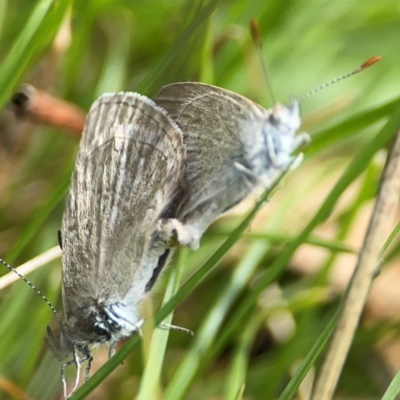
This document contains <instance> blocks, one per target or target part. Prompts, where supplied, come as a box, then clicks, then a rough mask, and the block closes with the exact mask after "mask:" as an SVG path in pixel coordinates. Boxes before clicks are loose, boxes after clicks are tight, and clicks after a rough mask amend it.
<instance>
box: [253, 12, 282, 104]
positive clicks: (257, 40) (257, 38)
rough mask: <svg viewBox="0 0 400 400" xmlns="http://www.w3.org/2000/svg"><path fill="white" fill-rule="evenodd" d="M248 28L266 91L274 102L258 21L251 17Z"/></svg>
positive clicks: (274, 102)
mask: <svg viewBox="0 0 400 400" xmlns="http://www.w3.org/2000/svg"><path fill="white" fill-rule="evenodd" d="M250 29H251V36H252V38H253V40H254V45H255V46H256V50H257V55H258V59H259V61H260V64H261V68H262V71H263V75H264V79H265V82H266V83H267V87H268V93H269V96H270V98H271V101H272V103H273V104H276V99H275V95H274V91H273V89H272V84H271V79H270V77H269V71H268V67H267V62H266V61H265V57H264V53H263V50H262V39H261V34H260V28H259V26H258V22H257V20H256V19H254V18H252V19H251V20H250Z"/></svg>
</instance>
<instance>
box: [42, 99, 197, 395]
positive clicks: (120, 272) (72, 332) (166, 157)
mask: <svg viewBox="0 0 400 400" xmlns="http://www.w3.org/2000/svg"><path fill="white" fill-rule="evenodd" d="M182 139H183V138H182V133H181V131H180V129H179V128H178V126H177V125H176V124H175V123H174V122H173V121H172V120H171V119H170V118H169V117H168V116H167V115H166V113H165V111H164V110H162V109H161V108H160V107H159V106H157V105H156V104H155V103H153V102H152V101H151V100H150V99H148V98H147V97H144V96H140V95H138V94H135V93H119V94H106V95H103V96H102V97H100V98H99V99H98V100H97V101H96V102H95V103H94V104H93V106H92V107H91V109H90V112H89V114H88V116H87V119H86V124H85V129H84V132H83V136H82V139H81V142H80V146H79V151H78V155H77V159H76V164H75V168H74V172H73V176H72V180H71V187H70V190H69V194H68V198H67V202H66V208H65V211H64V215H63V220H62V229H61V245H62V250H63V256H62V262H63V268H62V277H63V284H62V289H63V305H64V312H65V323H64V324H63V325H62V327H61V330H60V332H54V333H53V332H52V331H51V330H50V328H48V341H49V344H50V347H51V348H52V350H53V352H54V353H55V355H56V356H57V357H58V358H59V359H60V360H63V359H65V358H66V357H68V356H70V355H72V360H71V361H69V362H67V363H66V364H64V365H63V367H62V382H63V386H64V396H65V397H67V393H66V383H65V378H64V369H65V367H67V366H68V365H71V364H74V365H76V367H77V375H76V382H75V386H74V388H73V390H72V392H73V391H74V390H75V389H76V387H77V385H78V382H79V381H78V380H79V369H80V365H81V363H82V362H83V361H85V360H88V364H87V368H86V374H85V377H86V379H88V376H89V372H90V366H91V361H92V354H91V351H90V346H92V345H95V344H101V343H108V344H109V346H110V356H111V355H112V354H113V352H114V347H115V344H116V342H117V341H118V340H119V339H121V338H125V337H128V336H130V335H132V334H133V333H134V332H136V331H137V330H139V329H140V326H141V325H142V323H143V320H142V318H141V317H140V315H139V312H138V305H139V303H140V301H141V300H142V299H143V297H144V295H145V294H146V293H147V292H148V291H149V290H150V289H151V287H152V286H153V285H154V283H155V281H156V279H157V276H158V274H159V272H160V270H161V269H162V267H163V266H164V265H165V263H166V260H167V258H168V256H169V250H168V249H169V248H170V247H172V246H174V245H177V244H180V245H187V246H190V245H191V241H190V240H191V238H190V237H189V236H185V233H186V232H185V230H184V229H183V228H182V227H181V224H179V222H178V221H177V220H176V219H173V218H170V216H171V215H173V214H174V212H175V210H174V204H175V203H174V199H175V197H176V195H177V194H178V193H179V191H178V188H179V184H180V182H181V180H182V177H183V174H184V167H185V165H184V160H185V155H186V152H185V147H184V145H183V140H182Z"/></svg>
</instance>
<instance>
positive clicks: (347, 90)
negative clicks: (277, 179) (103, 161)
mask: <svg viewBox="0 0 400 400" xmlns="http://www.w3.org/2000/svg"><path fill="white" fill-rule="evenodd" d="M251 18H256V19H257V20H258V22H259V25H260V31H261V35H262V38H263V53H264V55H265V59H266V62H267V64H268V67H269V73H270V77H271V83H272V86H273V88H274V93H275V96H276V98H277V99H278V101H281V102H283V103H287V102H288V101H290V99H291V98H292V97H296V96H301V95H302V94H304V93H306V92H307V91H309V90H311V89H313V88H315V87H316V86H318V85H319V84H321V83H324V82H326V81H328V80H330V79H332V78H335V77H337V76H339V75H342V74H344V73H346V72H349V71H350V70H352V69H354V68H356V67H357V66H359V65H361V64H362V63H363V62H364V61H365V60H367V59H368V58H369V57H371V56H374V55H377V54H379V55H381V56H382V58H383V59H382V61H381V62H380V63H378V64H377V65H375V66H373V67H372V68H371V69H369V70H367V71H365V72H363V73H361V74H359V75H357V76H354V77H351V78H349V79H347V80H345V81H343V82H340V83H338V84H336V85H333V86H331V87H329V88H327V89H325V90H323V91H321V92H319V93H318V94H316V95H314V96H313V97H311V98H309V99H307V100H305V101H303V102H302V103H301V108H302V116H303V122H304V129H305V130H307V131H308V132H309V133H310V135H311V137H312V139H313V142H312V143H311V145H310V146H308V147H307V148H305V149H304V152H305V160H304V162H303V164H302V165H301V166H300V167H299V168H298V169H297V170H296V171H292V172H291V173H290V174H289V175H288V176H287V177H285V178H284V180H283V182H281V183H280V185H279V186H280V187H279V189H278V190H277V191H276V194H274V196H272V198H271V201H270V202H269V203H268V204H266V205H265V207H264V208H263V209H262V211H261V212H260V213H259V214H258V216H257V217H256V219H255V220H254V222H252V224H251V225H250V227H249V228H248V229H247V230H246V231H245V233H244V235H243V236H244V237H243V238H242V239H240V240H238V241H237V243H236V244H235V245H234V246H233V248H232V249H231V250H230V251H229V252H228V254H227V255H226V256H225V257H224V258H223V260H222V262H220V263H219V264H218V265H215V268H213V269H212V272H211V273H209V274H208V275H207V276H206V278H205V279H203V280H201V279H200V278H199V279H197V278H195V279H197V280H196V283H197V284H198V286H197V288H196V289H194V290H192V291H191V293H190V295H189V296H188V297H187V298H186V300H185V301H184V302H183V303H182V304H181V305H180V306H179V307H178V308H177V310H176V312H175V318H174V320H173V323H174V324H176V325H179V326H183V327H186V328H190V329H193V330H194V331H195V333H196V335H195V336H194V338H192V337H190V336H188V335H185V334H182V333H180V332H174V331H172V332H169V333H168V332H164V333H163V335H164V336H162V335H160V337H163V338H164V339H160V338H156V339H155V341H154V342H155V343H153V344H152V345H149V344H148V340H147V335H145V340H144V343H145V346H144V347H145V348H144V349H143V348H142V347H141V345H139V346H136V347H135V350H134V351H133V352H132V354H131V355H130V356H129V357H128V358H127V360H126V361H125V363H124V365H121V366H119V367H118V368H117V369H116V370H115V371H114V372H113V373H112V374H111V375H110V376H109V377H108V378H107V379H106V380H105V381H104V382H102V383H101V385H100V387H99V388H98V389H96V390H95V391H94V392H93V393H91V394H90V395H88V397H87V398H90V399H118V400H123V399H135V398H138V399H142V400H146V399H168V400H179V399H193V400H197V399H232V400H233V399H241V398H243V399H276V398H281V399H283V398H298V399H305V398H307V397H306V393H307V388H306V386H307V382H308V383H309V382H310V379H311V375H308V377H307V378H306V379H305V380H304V381H303V386H302V388H301V389H300V390H298V391H297V390H295V389H294V391H293V392H291V393H289V394H288V392H284V389H285V387H286V385H287V384H288V383H289V382H292V383H293V380H292V381H290V380H291V377H292V375H293V373H294V370H295V369H296V366H297V365H298V364H299V362H300V361H301V360H303V359H304V357H305V356H306V355H307V353H308V352H309V351H310V349H311V347H312V345H313V344H314V343H315V342H316V340H317V338H318V337H319V335H320V334H321V332H322V331H323V329H324V327H325V326H326V325H327V323H328V321H329V320H330V319H331V318H332V316H333V314H334V312H335V310H336V309H337V306H338V303H339V299H340V294H341V293H342V291H343V288H344V286H345V284H346V279H345V278H346V276H348V275H349V274H350V273H351V268H352V267H353V266H354V263H355V256H354V254H352V252H354V250H357V249H358V248H359V246H360V243H361V241H362V238H363V235H364V231H365V227H366V224H367V220H368V215H369V210H370V207H371V202H372V201H373V198H374V196H375V193H376V188H377V183H378V180H379V176H380V173H381V169H382V166H383V163H384V159H385V155H386V150H385V146H387V143H388V142H389V140H390V137H389V136H390V135H389V136H387V135H386V136H387V137H386V136H382V134H381V132H382V131H381V128H382V127H383V126H384V124H385V123H386V121H387V120H388V119H389V118H390V117H391V116H392V118H397V117H396V115H398V111H397V114H396V110H397V109H398V107H399V104H400V97H399V93H398V92H399V88H400V73H399V65H400V52H399V39H400V3H399V2H398V1H394V0H381V1H379V2H377V1H375V0H363V1H361V0H349V1H342V0H340V1H339V0H332V1H329V2H328V1H316V0H309V1H304V0H287V1H280V2H278V1H273V0H270V1H265V0H263V1H260V0H250V1H244V0H238V1H209V2H207V1H206V0H204V1H184V0H178V1H174V2H172V1H167V0H162V1H161V0H153V1H146V0H145V1H129V0H114V1H112V0H86V1H71V0H58V1H57V0H54V1H51V0H43V1H31V0H29V1H28V0H18V1H10V0H1V2H0V60H1V64H0V105H2V106H3V112H2V115H1V118H0V130H1V132H0V255H1V257H3V258H4V259H6V260H7V261H8V262H10V263H13V265H15V266H16V265H19V264H21V263H23V262H25V261H27V260H29V259H30V258H32V257H34V256H36V255H38V254H40V253H41V252H43V251H45V250H47V249H49V248H50V247H53V246H55V245H56V244H57V235H56V233H57V230H58V229H59V227H60V223H61V217H62V212H63V207H64V198H65V194H66V190H67V187H68V183H69V177H70V174H71V171H72V168H73V163H74V159H75V155H76V151H77V146H78V139H76V138H74V137H72V136H69V135H66V134H65V132H63V131H62V130H60V129H54V128H48V127H44V126H38V125H34V124H30V123H29V121H26V120H25V121H21V120H17V119H16V118H15V117H14V116H13V114H12V113H11V111H10V106H9V105H8V101H9V99H10V97H11V95H12V93H14V92H15V91H16V90H17V89H18V87H19V85H20V84H21V83H23V82H28V83H31V84H33V85H34V86H36V87H38V88H41V89H44V90H47V91H49V92H51V93H52V94H54V95H56V96H58V97H61V98H63V99H66V100H68V101H70V102H72V103H75V104H77V105H78V106H80V107H82V108H83V109H84V110H88V109H89V107H90V105H91V103H92V102H93V101H94V100H95V99H96V98H97V97H98V96H99V95H100V94H102V93H104V92H107V91H108V92H110V91H120V90H125V91H138V92H140V93H142V94H145V95H147V96H149V97H152V96H154V95H155V94H156V93H157V92H158V90H159V89H160V87H161V86H162V85H164V84H168V83H171V82H178V81H202V82H206V83H209V84H214V85H217V86H221V87H223V88H226V89H229V90H232V91H235V92H237V93H240V94H241V95H244V96H246V97H249V98H251V99H252V100H254V101H256V102H257V103H259V104H262V105H263V106H264V107H266V108H268V107H270V106H271V105H272V103H271V100H270V97H269V94H268V91H267V86H266V83H265V79H264V77H263V74H262V69H261V65H260V61H259V59H258V57H257V52H256V49H255V48H254V45H253V42H252V38H251V35H250V31H249V21H250V19H251ZM379 135H381V136H379ZM376 138H378V139H379V138H380V139H379V140H378V139H376ZM371 143H373V145H371ZM374 143H376V146H375V144H374ZM368 146H370V148H369V149H370V151H365V149H368ZM371 146H372V150H371ZM374 146H375V147H374ZM351 163H353V164H351ZM349 165H353V167H352V168H353V169H352V171H353V175H351V176H347V175H346V176H344V175H343V176H344V178H343V176H342V173H343V171H344V170H345V169H346V168H347V167H348V166H349ZM341 176H342V180H341V181H340V182H342V184H341V186H340V187H339V188H338V187H337V186H336V189H334V188H335V184H336V182H337V181H338V179H339V178H340V177H341ZM335 190H336V191H335ZM326 199H329V201H328V200H326ZM253 205H254V198H252V199H249V200H248V201H247V202H245V203H244V204H242V205H241V206H239V207H238V208H237V209H236V210H235V212H232V213H231V214H229V215H227V216H224V217H223V218H222V219H221V220H220V221H218V222H217V223H215V224H214V225H213V226H212V227H211V228H210V229H209V232H208V233H207V234H206V235H205V237H204V238H203V240H202V245H201V248H200V249H199V250H198V251H196V252H182V254H180V256H181V257H179V258H176V259H175V260H174V261H173V262H172V265H171V268H169V270H168V271H167V272H166V273H165V274H164V275H163V277H162V279H160V282H159V283H158V284H157V286H156V288H155V291H154V294H153V295H152V296H151V299H150V300H152V302H153V303H154V304H153V305H151V304H150V303H151V301H148V302H147V303H146V307H144V308H145V309H146V310H144V313H146V312H149V313H150V315H151V310H150V311H149V309H151V308H152V307H153V308H154V309H155V310H157V309H158V308H159V305H160V302H161V300H162V296H163V293H164V290H165V287H166V284H167V281H168V278H169V276H170V275H171V271H175V270H176V265H177V264H178V259H179V260H180V266H181V268H180V271H181V275H182V276H181V277H180V279H181V282H185V281H186V280H187V279H189V277H191V276H193V274H194V273H195V272H196V271H198V270H199V269H200V268H201V267H202V266H203V264H204V263H205V262H206V260H208V258H209V257H210V256H211V255H212V254H213V252H214V251H215V250H216V249H217V248H218V247H219V246H220V245H221V244H222V243H223V242H224V240H225V239H226V238H227V237H228V235H229V233H230V232H231V231H232V229H234V228H235V227H236V226H237V225H238V224H239V222H240V221H242V220H243V214H244V213H245V212H246V211H247V210H249V209H250V208H251V207H252V206H253ZM318 210H322V211H321V212H320V213H319V214H318ZM315 216H316V217H315ZM302 232H303V234H302V235H301V233H302ZM296 240H297V241H296ZM303 241H307V242H308V244H305V245H301V242H303ZM398 253H399V246H398V244H397V245H396V244H395V245H393V246H392V247H391V248H390V249H389V251H388V252H387V254H386V258H385V259H386V263H385V264H384V265H383V267H382V269H383V271H382V273H381V275H380V276H379V277H378V278H377V280H376V282H375V284H376V285H375V284H374V287H373V290H372V294H371V298H370V300H369V302H368V304H367V308H366V311H365V315H364V318H363V322H362V324H361V326H360V329H359V332H358V334H357V336H356V338H355V340H354V343H353V347H352V350H351V353H350V356H349V359H348V362H347V364H346V366H345V369H344V371H343V374H342V378H341V380H340V382H339V385H338V389H337V394H336V398H338V399H380V398H381V396H382V394H383V393H384V391H385V389H386V387H387V386H388V384H389V382H390V381H391V379H392V377H393V375H394V373H395V372H396V370H397V369H398V367H399V364H400V362H399V361H398V360H400V353H397V352H396V349H397V347H399V345H398V342H397V340H398V337H399V332H398V328H399V326H398V320H399V318H398V317H399V312H400V304H398V302H399V300H398V299H397V297H399V296H398V287H399V285H398V282H399V279H400V276H399V275H400V274H399V273H398V272H397V271H398V268H399V258H398ZM211 264H212V265H214V264H216V263H215V262H214V261H211ZM3 270H5V268H3ZM3 270H1V271H0V274H3V272H4V273H6V272H7V271H3ZM60 271H61V261H60V260H57V261H54V262H52V263H51V264H50V265H47V266H45V267H43V268H42V269H41V270H39V271H37V272H35V273H33V274H31V275H29V279H30V280H31V281H32V282H33V283H34V284H35V285H36V286H37V287H38V288H40V290H42V291H43V292H44V293H45V294H46V296H48V297H49V299H50V300H51V301H52V302H53V303H54V304H55V306H56V308H57V309H59V310H61V309H62V304H61V296H60V282H61V277H60ZM396 273H397V275H396ZM175 278H176V277H175ZM51 323H54V321H52V314H51V312H50V310H49V309H48V307H47V306H46V304H45V303H44V302H42V301H41V300H40V299H39V298H38V296H36V295H35V294H34V293H33V292H32V291H31V290H30V289H29V287H27V286H26V285H25V284H24V283H23V282H21V281H19V282H16V283H14V284H13V285H11V286H10V287H8V288H6V289H4V290H2V291H1V292H0V399H11V398H21V399H22V398H29V399H41V400H42V399H55V398H62V395H61V384H60V379H59V368H60V364H59V363H58V362H57V361H55V360H54V358H53V356H52V355H51V354H49V352H48V350H47V346H46V343H45V340H44V336H45V330H46V329H45V328H46V325H48V324H51ZM168 334H169V340H168V344H167V350H166V353H165V360H164V353H163V350H162V349H161V350H159V353H157V354H158V355H159V356H158V357H157V360H156V361H154V360H153V359H152V358H151V357H149V358H147V355H148V354H149V352H150V353H151V351H152V350H151V346H155V347H154V348H156V349H157V347H156V346H161V348H162V343H163V340H165V335H168ZM148 346H150V348H148ZM389 346H392V347H389ZM396 346H397V347H396ZM319 351H323V347H322V346H321V348H320V349H319ZM397 356H398V357H397ZM106 359H107V351H106V350H104V349H103V350H101V349H100V350H99V351H95V362H94V370H95V369H97V368H98V367H100V366H101V365H102V364H104V363H105V361H106ZM146 359H148V360H150V361H147V362H146V361H145V360H146ZM163 360H164V362H163ZM320 360H321V357H320V358H318V361H317V364H316V366H317V365H318V363H319V362H320ZM146 363H149V365H150V366H149V367H148V368H149V371H150V372H149V375H146V379H142V377H143V376H145V375H144V373H143V371H144V368H145V365H146ZM152 363H155V364H154V365H153V364H152ZM309 366H310V367H311V366H312V363H310V365H309ZM157 368H161V376H160V379H158V377H157V373H156V372H154V373H153V375H152V372H151V371H156V370H157ZM313 368H314V367H312V371H314V369H313ZM68 376H69V377H70V378H71V379H73V377H74V371H72V370H71V371H69V374H68ZM243 384H244V385H245V386H242V385H243ZM18 388H19V390H21V391H22V392H19V391H18V390H17V389H18ZM243 390H244V391H243ZM23 393H26V396H29V397H23V396H24V395H23ZM280 396H281V397H280ZM77 398H78V397H77ZM79 398H82V397H79Z"/></svg>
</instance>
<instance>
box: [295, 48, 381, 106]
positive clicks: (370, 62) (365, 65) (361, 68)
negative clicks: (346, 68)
mask: <svg viewBox="0 0 400 400" xmlns="http://www.w3.org/2000/svg"><path fill="white" fill-rule="evenodd" d="M381 58H382V57H381V56H374V57H371V58H370V59H368V60H367V61H365V63H363V64H362V65H360V66H359V67H358V68H356V69H355V70H354V71H351V72H348V73H347V74H344V75H342V76H339V77H338V78H335V79H332V80H331V81H329V82H326V83H324V84H323V85H321V86H318V87H317V88H315V89H313V90H310V91H309V92H307V93H306V94H304V95H303V96H301V97H299V98H298V99H297V100H298V101H303V100H305V99H308V98H309V97H311V96H313V95H314V94H315V93H318V92H319V91H320V90H322V89H325V88H326V87H328V86H330V85H333V84H334V83H336V82H340V81H342V80H343V79H346V78H348V77H349V76H353V75H355V74H358V73H359V72H361V71H364V69H367V68H368V67H370V66H371V65H374V64H375V63H377V62H378V61H380V60H381Z"/></svg>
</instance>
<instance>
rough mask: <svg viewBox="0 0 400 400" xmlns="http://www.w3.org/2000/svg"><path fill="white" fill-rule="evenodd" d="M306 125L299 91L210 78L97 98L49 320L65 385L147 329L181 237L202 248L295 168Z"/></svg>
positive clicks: (70, 201) (67, 216)
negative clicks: (265, 101)
mask: <svg viewBox="0 0 400 400" xmlns="http://www.w3.org/2000/svg"><path fill="white" fill-rule="evenodd" d="M379 59H380V57H373V58H371V59H370V60H368V61H367V62H366V63H364V64H363V65H362V66H361V67H359V68H358V69H356V70H354V71H353V72H351V73H350V74H347V75H344V76H343V77H341V78H339V79H343V78H345V77H347V76H349V75H353V74H355V73H357V72H360V71H361V70H363V69H365V68H367V67H368V66H370V65H372V64H374V63H375V62H376V61H379ZM339 79H336V80H334V81H331V82H330V83H333V82H335V81H337V80H339ZM324 86H326V85H323V87H324ZM317 90H318V89H317ZM313 92H315V91H313ZM313 92H310V93H313ZM299 127H300V116H299V104H298V101H296V100H294V101H292V103H291V104H290V105H289V106H287V107H286V106H283V105H280V104H277V105H275V106H274V107H273V108H272V109H270V110H265V109H264V108H262V107H260V106H259V105H257V104H255V103H253V102H252V101H250V100H248V99H246V98H244V97H242V96H239V95H237V94H235V93H232V92H229V91H227V90H224V89H221V88H218V87H214V86H210V85H205V84H200V83H176V84H172V85H168V86H165V87H164V88H162V89H161V91H160V92H159V94H158V95H157V97H156V99H155V100H154V102H153V101H152V100H150V99H148V98H147V97H144V96H141V95H138V94H136V93H118V94H106V95H103V96H101V97H100V98H99V99H98V100H96V101H95V103H94V104H93V105H92V107H91V109H90V112H89V114H88V116H87V119H86V124H85V128H84V132H83V135H82V139H81V142H80V146H79V151H78V156H77V160H76V164H75V169H74V172H73V176H72V180H71V187H70V191H69V195H68V198H67V203H66V209H65V212H64V215H63V220H62V229H61V245H62V249H63V257H62V258H63V260H62V261H63V269H62V275H63V304H64V312H65V323H64V324H62V326H61V327H60V331H59V332H58V331H57V332H54V333H53V332H52V331H51V330H50V328H48V341H49V344H50V347H51V348H52V350H53V351H54V353H55V354H56V356H57V357H58V358H59V359H60V360H63V359H65V358H67V357H68V356H70V355H71V354H72V357H73V358H72V360H71V361H69V362H67V363H66V364H64V365H63V367H62V382H63V386H64V395H65V397H67V394H66V384H65V379H64V369H65V367H67V366H68V365H71V364H74V365H76V366H77V369H78V371H79V367H80V365H81V363H82V362H83V361H86V360H87V361H88V365H87V368H86V374H85V378H86V379H88V377H89V372H90V365H91V361H92V354H91V351H90V346H91V345H95V344H101V343H108V344H109V346H110V352H109V354H110V356H112V355H113V353H114V349H115V345H116V343H117V342H118V340H120V339H122V338H126V337H129V336H131V335H132V334H133V333H135V332H137V331H138V330H140V327H141V326H142V324H143V319H142V318H141V317H140V315H139V304H140V302H141V300H142V299H143V297H144V296H145V295H146V293H147V292H149V291H150V290H151V288H152V287H153V285H154V283H155V282H156V280H157V277H158V276H159V274H160V272H161V271H162V269H163V268H164V266H165V265H166V264H167V262H168V259H169V258H170V257H171V255H172V254H173V252H174V249H175V248H177V247H179V246H187V247H190V248H192V249H196V248H197V247H198V246H199V241H200V239H201V237H202V235H203V233H204V232H205V230H206V229H207V227H208V226H209V225H210V224H211V223H212V222H213V221H214V220H215V219H216V218H217V217H218V216H220V215H221V214H222V213H224V212H225V211H227V210H229V209H230V208H232V207H233V206H234V205H236V204H237V203H239V202H240V201H242V200H243V199H244V198H245V197H247V196H248V195H249V194H250V193H251V192H252V191H253V190H254V189H255V188H256V187H262V188H267V187H268V186H269V185H270V184H271V183H272V181H273V180H274V179H275V178H276V177H277V176H278V175H279V174H280V173H281V172H282V170H284V169H286V168H288V166H290V165H291V163H292V162H293V157H292V156H291V154H292V152H293V150H295V149H296V148H297V147H298V146H299V145H300V144H301V143H303V142H304V140H305V138H307V137H308V135H306V134H301V135H297V136H295V133H296V130H297V129H298V128H299ZM78 379H79V376H78V374H77V378H76V382H75V387H74V389H73V391H74V390H75V389H76V387H77V385H78Z"/></svg>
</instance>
